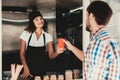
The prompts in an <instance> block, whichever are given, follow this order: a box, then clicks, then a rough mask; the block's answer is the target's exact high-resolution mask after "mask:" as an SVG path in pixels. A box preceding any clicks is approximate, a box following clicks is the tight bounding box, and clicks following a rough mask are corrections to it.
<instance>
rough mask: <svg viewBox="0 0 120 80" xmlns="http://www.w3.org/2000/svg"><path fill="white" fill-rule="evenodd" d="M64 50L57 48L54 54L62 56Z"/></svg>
mask: <svg viewBox="0 0 120 80" xmlns="http://www.w3.org/2000/svg"><path fill="white" fill-rule="evenodd" d="M65 50H66V49H65V48H59V47H58V46H57V50H56V53H57V54H62V53H63V52H64V51H65Z"/></svg>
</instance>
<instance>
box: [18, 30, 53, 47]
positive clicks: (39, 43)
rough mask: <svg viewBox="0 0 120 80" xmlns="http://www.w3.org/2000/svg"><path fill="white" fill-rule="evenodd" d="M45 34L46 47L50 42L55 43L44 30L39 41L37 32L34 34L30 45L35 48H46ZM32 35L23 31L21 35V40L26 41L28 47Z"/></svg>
mask: <svg viewBox="0 0 120 80" xmlns="http://www.w3.org/2000/svg"><path fill="white" fill-rule="evenodd" d="M43 33H44V34H45V45H46V44H47V43H48V42H51V41H53V38H52V36H51V35H50V34H49V33H47V32H44V30H42V35H41V36H40V38H39V39H38V40H37V37H36V34H35V32H33V34H32V37H31V40H30V42H29V45H30V46H35V47H41V46H44V38H43ZM30 35H31V33H29V32H28V31H23V32H22V34H21V35H20V39H22V40H24V41H25V42H26V45H28V40H29V38H30Z"/></svg>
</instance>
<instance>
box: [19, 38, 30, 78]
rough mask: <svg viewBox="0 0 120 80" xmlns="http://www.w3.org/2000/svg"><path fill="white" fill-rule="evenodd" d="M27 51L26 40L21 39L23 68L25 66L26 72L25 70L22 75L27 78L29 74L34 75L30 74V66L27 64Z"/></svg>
mask: <svg viewBox="0 0 120 80" xmlns="http://www.w3.org/2000/svg"><path fill="white" fill-rule="evenodd" d="M25 51H26V42H25V41H24V40H22V39H21V42H20V59H21V62H22V65H23V68H24V72H23V75H22V77H23V78H24V79H26V78H27V77H28V76H31V77H32V75H31V74H30V71H29V68H28V66H27V64H26V60H25Z"/></svg>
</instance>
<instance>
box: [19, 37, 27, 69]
mask: <svg viewBox="0 0 120 80" xmlns="http://www.w3.org/2000/svg"><path fill="white" fill-rule="evenodd" d="M25 50H26V42H25V41H24V40H22V39H21V41H20V59H21V62H22V64H23V67H26V66H27V64H26V60H25Z"/></svg>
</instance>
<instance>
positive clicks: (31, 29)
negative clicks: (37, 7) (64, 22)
mask: <svg viewBox="0 0 120 80" xmlns="http://www.w3.org/2000/svg"><path fill="white" fill-rule="evenodd" d="M38 16H41V17H42V18H43V16H42V14H41V13H40V12H39V11H32V12H30V13H29V16H28V19H29V22H28V26H27V27H26V28H25V29H24V30H27V31H29V32H34V31H35V29H36V27H35V25H34V23H33V20H34V19H35V18H36V17H38ZM43 20H44V25H43V30H44V31H46V32H47V27H48V23H47V21H46V20H45V19H44V18H43Z"/></svg>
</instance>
